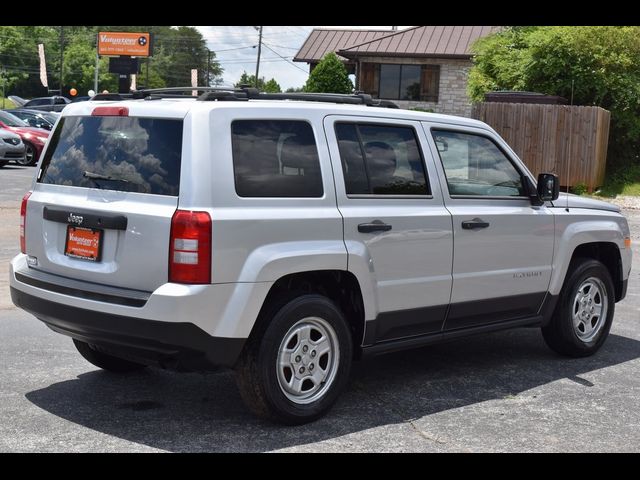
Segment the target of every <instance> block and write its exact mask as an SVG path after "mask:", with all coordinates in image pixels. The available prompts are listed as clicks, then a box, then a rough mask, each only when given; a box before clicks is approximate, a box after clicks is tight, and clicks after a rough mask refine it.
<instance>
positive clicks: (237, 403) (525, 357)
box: [26, 329, 640, 452]
mask: <svg viewBox="0 0 640 480" xmlns="http://www.w3.org/2000/svg"><path fill="white" fill-rule="evenodd" d="M639 356H640V342H639V341H637V340H633V339H629V338H626V337H622V336H617V335H611V336H610V337H609V339H608V340H607V342H606V343H605V345H604V347H603V348H602V349H601V350H600V352H599V353H598V354H596V355H595V356H593V357H589V358H584V359H567V358H562V357H559V356H557V355H555V354H554V353H553V352H551V351H550V350H548V349H547V347H546V346H545V345H544V342H543V340H542V336H541V334H540V331H539V330H538V329H520V330H512V331H506V332H499V333H494V334H490V335H485V336H482V337H474V338H469V339H464V340H459V341H457V342H455V343H449V344H444V345H438V346H432V347H428V348H423V349H419V350H412V351H407V352H400V353H395V354H390V355H386V356H381V357H378V358H374V359H371V360H366V361H363V362H357V363H355V364H354V370H353V373H352V376H351V383H350V386H349V388H348V390H347V391H346V392H345V393H344V394H343V395H342V397H341V399H340V400H338V403H337V404H336V405H335V406H334V408H333V410H332V411H331V412H329V414H328V415H327V416H326V417H324V418H322V419H320V420H319V421H317V422H315V423H312V424H309V425H304V426H300V427H283V426H279V425H274V424H271V423H268V422H265V421H262V420H259V419H257V418H255V417H253V416H252V415H251V414H250V413H248V411H247V410H245V408H244V406H243V404H242V401H241V399H240V396H239V394H238V392H237V390H236V388H235V384H234V381H233V375H232V374H231V372H222V373H212V374H205V375H202V374H177V373H172V372H166V371H161V370H154V369H148V370H147V371H143V372H139V373H135V374H131V375H128V376H115V375H113V374H109V373H107V372H102V371H92V372H90V373H86V374H82V375H80V376H79V377H78V378H76V379H73V380H68V381H64V382H59V383H56V384H53V385H50V386H48V387H46V388H42V389H40V390H35V391H32V392H29V393H27V394H26V398H27V399H28V400H29V401H31V402H32V403H33V404H35V405H37V406H38V407H40V408H42V409H44V410H46V411H48V412H50V413H52V414H54V415H57V416H59V417H61V418H64V419H66V420H69V421H71V422H74V423H76V424H79V425H83V426H85V427H87V428H91V429H93V430H96V431H99V432H102V433H106V434H108V435H113V436H116V437H119V438H122V439H125V440H128V441H132V442H137V443H140V444H143V445H148V446H151V447H155V448H159V449H164V450H169V451H174V452H200V451H223V452H243V451H268V450H274V449H279V448H286V447H292V446H296V445H304V444H307V443H312V442H318V441H322V440H327V439H331V438H336V437H340V436H342V435H347V434H349V433H353V432H359V431H363V430H366V429H370V428H374V427H376V426H379V425H385V424H396V423H401V422H406V421H409V420H412V419H416V418H421V417H424V416H427V415H431V414H434V413H437V412H440V411H444V410H449V409H454V408H458V407H463V406H466V405H471V404H475V403H478V402H483V401H487V400H492V399H501V398H504V397H507V396H514V395H517V394H518V393H520V392H523V391H526V390H529V389H532V388H535V387H538V386H541V385H545V384H547V383H550V382H553V381H556V380H560V379H564V378H568V379H570V380H573V381H574V382H576V383H578V384H579V385H580V386H581V388H589V387H591V386H592V385H593V384H592V383H591V382H589V381H588V380H585V379H583V378H580V375H581V374H585V373H587V372H590V371H594V370H598V369H601V368H606V367H609V366H612V365H617V364H620V363H623V362H627V361H629V360H633V359H635V358H638V357H639Z"/></svg>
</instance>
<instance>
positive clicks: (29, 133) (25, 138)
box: [0, 110, 49, 165]
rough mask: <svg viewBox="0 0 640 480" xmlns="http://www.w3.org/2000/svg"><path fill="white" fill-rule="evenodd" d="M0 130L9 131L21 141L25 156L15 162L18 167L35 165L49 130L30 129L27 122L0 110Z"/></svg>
mask: <svg viewBox="0 0 640 480" xmlns="http://www.w3.org/2000/svg"><path fill="white" fill-rule="evenodd" d="M0 128H4V129H6V130H9V131H11V132H13V133H15V134H17V135H18V136H19V137H20V138H21V139H22V142H23V143H24V146H25V156H24V159H21V160H16V161H17V162H18V163H19V164H20V165H35V164H36V163H37V162H38V159H39V158H40V154H41V153H42V149H43V148H44V144H45V143H46V141H47V138H49V130H45V129H43V128H36V127H30V126H29V124H28V123H27V122H25V121H24V120H21V119H19V118H18V117H16V116H15V115H13V114H11V113H9V112H7V111H5V110H0Z"/></svg>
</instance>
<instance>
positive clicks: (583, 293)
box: [542, 258, 615, 357]
mask: <svg viewBox="0 0 640 480" xmlns="http://www.w3.org/2000/svg"><path fill="white" fill-rule="evenodd" d="M614 311H615V290H614V287H613V281H612V280H611V275H610V274H609V270H608V269H607V267H605V266H604V265H603V264H602V263H601V262H599V261H597V260H593V259H586V258H578V259H574V260H572V261H571V264H570V265H569V271H568V272H567V278H566V279H565V282H564V285H563V287H562V290H561V291H560V298H559V299H558V305H557V306H556V309H555V311H554V313H553V316H552V317H551V321H550V322H549V323H548V324H547V325H545V326H544V327H542V335H543V337H544V340H545V342H546V343H547V345H548V346H549V348H551V349H552V350H554V351H555V352H557V353H559V354H561V355H567V356H569V357H586V356H589V355H593V354H594V353H596V352H597V351H598V350H599V349H600V347H602V345H603V344H604V342H605V340H606V339H607V336H608V335H609V330H610V329H611V323H612V322H613V314H614Z"/></svg>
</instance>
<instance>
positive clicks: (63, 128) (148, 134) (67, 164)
mask: <svg viewBox="0 0 640 480" xmlns="http://www.w3.org/2000/svg"><path fill="white" fill-rule="evenodd" d="M182 127H183V122H182V120H174V119H165V118H162V119H160V118H136V117H63V118H61V119H60V123H59V124H58V126H57V128H56V129H55V131H54V132H53V134H52V136H51V140H50V144H49V147H48V148H47V151H46V154H45V157H44V158H43V160H42V167H41V169H40V172H39V173H38V181H39V182H40V183H48V184H53V185H66V186H72V187H85V188H100V189H105V190H117V191H124V192H137V193H151V194H156V195H169V196H178V192H179V187H180V162H181V153H182Z"/></svg>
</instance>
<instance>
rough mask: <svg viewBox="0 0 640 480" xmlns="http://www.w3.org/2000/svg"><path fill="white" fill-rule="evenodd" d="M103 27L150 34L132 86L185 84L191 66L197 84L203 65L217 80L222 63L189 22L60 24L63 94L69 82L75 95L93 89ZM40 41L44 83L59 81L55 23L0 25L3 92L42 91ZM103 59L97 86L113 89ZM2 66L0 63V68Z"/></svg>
mask: <svg viewBox="0 0 640 480" xmlns="http://www.w3.org/2000/svg"><path fill="white" fill-rule="evenodd" d="M99 31H104V32H109V31H113V32H121V31H129V32H150V33H151V34H153V35H154V53H153V58H152V59H151V62H150V64H149V79H148V80H147V78H146V77H147V68H146V67H147V66H146V64H145V63H146V61H147V60H141V62H140V66H141V72H140V74H139V75H138V85H139V86H145V87H150V88H154V87H165V86H189V85H191V69H192V68H196V69H198V84H199V85H206V84H207V78H206V76H207V69H208V71H209V79H210V81H211V82H210V83H211V84H215V83H216V82H217V81H219V79H220V76H221V74H222V71H223V70H222V67H221V66H220V63H219V62H218V61H217V60H216V54H215V52H209V50H208V49H207V45H206V41H205V39H204V38H203V36H202V34H201V33H200V32H199V31H198V30H196V29H195V28H193V27H169V26H162V25H161V26H150V25H135V26H127V27H123V26H109V25H100V26H65V27H64V45H63V46H62V47H63V48H64V72H63V76H64V78H63V80H64V85H63V94H67V93H68V91H69V89H70V88H71V87H75V88H76V89H78V90H79V91H80V93H81V94H86V92H87V91H88V89H93V82H94V79H93V77H94V73H95V63H96V60H95V55H96V34H97V32H99ZM39 43H43V44H44V45H45V57H46V62H47V76H48V79H49V88H51V89H57V88H58V84H59V82H60V73H59V72H60V48H61V45H60V27H50V26H0V66H3V67H4V72H5V73H4V74H3V73H0V77H1V78H0V82H2V81H3V80H4V81H5V83H6V87H7V94H13V95H19V96H22V97H25V98H30V97H34V96H42V95H47V93H48V92H47V89H46V88H45V87H43V86H42V84H41V83H40V75H39V59H38V44H39ZM108 68H109V59H108V58H107V57H102V58H101V59H100V64H99V71H100V73H99V90H100V91H101V90H105V89H107V90H109V91H115V90H116V88H117V85H118V78H117V76H116V75H115V74H112V73H109V71H108ZM0 70H2V68H0Z"/></svg>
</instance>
